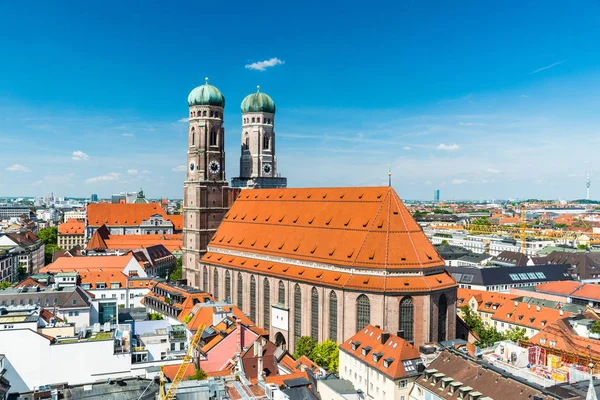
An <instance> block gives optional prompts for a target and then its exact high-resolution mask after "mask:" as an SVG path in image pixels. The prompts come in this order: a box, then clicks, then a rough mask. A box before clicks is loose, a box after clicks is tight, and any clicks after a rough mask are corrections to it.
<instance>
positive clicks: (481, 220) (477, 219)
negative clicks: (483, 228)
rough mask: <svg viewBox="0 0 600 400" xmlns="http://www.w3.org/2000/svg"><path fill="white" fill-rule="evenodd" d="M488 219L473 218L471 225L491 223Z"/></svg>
mask: <svg viewBox="0 0 600 400" xmlns="http://www.w3.org/2000/svg"><path fill="white" fill-rule="evenodd" d="M491 224H492V223H491V222H490V219H489V218H487V217H481V218H475V219H474V220H473V223H472V225H487V226H489V225H491Z"/></svg>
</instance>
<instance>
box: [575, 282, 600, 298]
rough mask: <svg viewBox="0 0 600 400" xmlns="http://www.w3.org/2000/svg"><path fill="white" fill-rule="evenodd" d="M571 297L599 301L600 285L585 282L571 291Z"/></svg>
mask: <svg viewBox="0 0 600 400" xmlns="http://www.w3.org/2000/svg"><path fill="white" fill-rule="evenodd" d="M571 297H580V298H583V299H588V300H594V301H600V286H598V285H593V284H591V283H586V284H585V285H583V286H580V287H579V288H578V289H576V290H575V291H574V292H573V293H571Z"/></svg>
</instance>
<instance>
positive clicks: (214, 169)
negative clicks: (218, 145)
mask: <svg viewBox="0 0 600 400" xmlns="http://www.w3.org/2000/svg"><path fill="white" fill-rule="evenodd" d="M220 169H221V166H220V165H219V162H218V161H216V160H212V161H211V162H210V163H209V164H208V170H209V171H210V173H211V174H216V173H218V172H219V170H220Z"/></svg>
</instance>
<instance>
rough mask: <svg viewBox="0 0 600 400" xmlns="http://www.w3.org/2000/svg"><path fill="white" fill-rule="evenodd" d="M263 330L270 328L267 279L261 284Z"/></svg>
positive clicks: (269, 302) (269, 301)
mask: <svg viewBox="0 0 600 400" xmlns="http://www.w3.org/2000/svg"><path fill="white" fill-rule="evenodd" d="M263 296H264V298H263V328H265V329H266V330H269V328H271V285H269V279H267V278H265V280H264V283H263Z"/></svg>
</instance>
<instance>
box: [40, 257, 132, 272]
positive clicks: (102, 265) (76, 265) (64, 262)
mask: <svg viewBox="0 0 600 400" xmlns="http://www.w3.org/2000/svg"><path fill="white" fill-rule="evenodd" d="M132 257H133V256H132V255H131V254H125V255H123V256H102V257H60V258H59V259H57V260H56V261H54V262H53V263H52V264H48V265H46V266H45V267H44V268H42V269H40V272H42V273H44V272H61V271H62V272H70V271H81V270H86V269H117V270H119V271H122V270H123V268H125V266H126V265H127V264H128V263H129V261H130V260H131V258H132Z"/></svg>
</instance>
